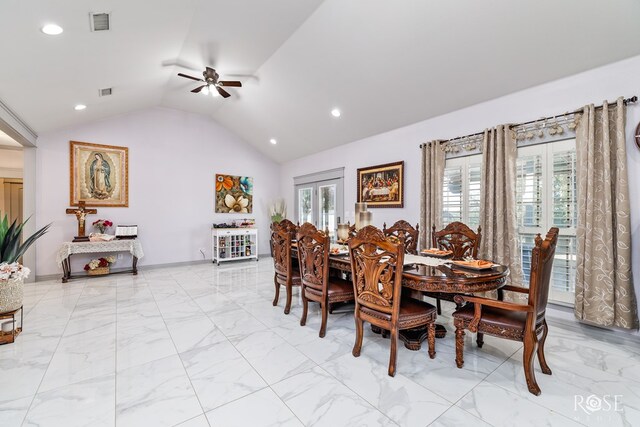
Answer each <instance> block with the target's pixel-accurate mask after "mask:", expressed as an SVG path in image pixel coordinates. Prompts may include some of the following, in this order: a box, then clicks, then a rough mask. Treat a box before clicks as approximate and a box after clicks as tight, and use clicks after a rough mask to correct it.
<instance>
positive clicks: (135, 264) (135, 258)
mask: <svg viewBox="0 0 640 427" xmlns="http://www.w3.org/2000/svg"><path fill="white" fill-rule="evenodd" d="M132 269H133V275H134V276H137V275H138V257H137V256H134V257H133V267H132Z"/></svg>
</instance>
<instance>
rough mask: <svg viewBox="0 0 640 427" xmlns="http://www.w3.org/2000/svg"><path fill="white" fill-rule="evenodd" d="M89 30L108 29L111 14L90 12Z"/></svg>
mask: <svg viewBox="0 0 640 427" xmlns="http://www.w3.org/2000/svg"><path fill="white" fill-rule="evenodd" d="M89 18H90V19H89V21H90V23H91V31H108V30H109V24H110V20H111V16H110V15H109V14H108V13H90V14H89Z"/></svg>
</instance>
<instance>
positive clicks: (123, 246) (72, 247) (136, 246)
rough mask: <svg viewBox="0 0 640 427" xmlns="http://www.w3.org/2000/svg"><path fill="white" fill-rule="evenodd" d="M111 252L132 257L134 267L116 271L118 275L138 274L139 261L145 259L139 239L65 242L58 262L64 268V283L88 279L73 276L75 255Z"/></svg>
mask: <svg viewBox="0 0 640 427" xmlns="http://www.w3.org/2000/svg"><path fill="white" fill-rule="evenodd" d="M110 252H129V253H130V254H131V255H132V257H133V260H132V266H131V269H130V270H123V271H115V272H111V273H110V274H116V273H132V274H133V275H136V274H138V260H139V259H142V257H144V252H143V251H142V244H141V243H140V241H139V240H138V239H127V240H112V241H110V242H65V243H63V244H62V247H61V248H60V250H59V251H58V254H57V257H56V261H57V263H58V266H59V267H62V269H63V271H64V275H63V276H62V283H67V282H68V281H69V279H74V278H78V277H87V275H86V273H85V274H80V275H78V274H72V272H71V256H72V255H75V254H100V253H110Z"/></svg>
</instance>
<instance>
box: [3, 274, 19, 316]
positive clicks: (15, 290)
mask: <svg viewBox="0 0 640 427" xmlns="http://www.w3.org/2000/svg"><path fill="white" fill-rule="evenodd" d="M23 296H24V279H9V280H0V313H6V312H8V311H13V310H17V309H19V308H20V307H22V297H23Z"/></svg>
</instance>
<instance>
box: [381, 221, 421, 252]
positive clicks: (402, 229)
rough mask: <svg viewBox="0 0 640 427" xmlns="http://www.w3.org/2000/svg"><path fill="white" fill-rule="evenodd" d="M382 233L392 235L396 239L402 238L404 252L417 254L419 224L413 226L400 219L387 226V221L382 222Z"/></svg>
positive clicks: (387, 235)
mask: <svg viewBox="0 0 640 427" xmlns="http://www.w3.org/2000/svg"><path fill="white" fill-rule="evenodd" d="M382 233H383V234H384V235H385V236H386V237H389V236H393V237H395V238H397V239H400V238H403V239H404V252H405V253H407V254H413V255H417V254H418V240H419V238H420V225H419V224H416V226H415V228H414V227H413V226H412V225H411V224H409V223H408V222H407V221H405V220H403V219H401V220H399V221H396V223H395V224H393V225H392V226H391V227H389V228H387V223H386V222H385V223H383V224H382Z"/></svg>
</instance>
